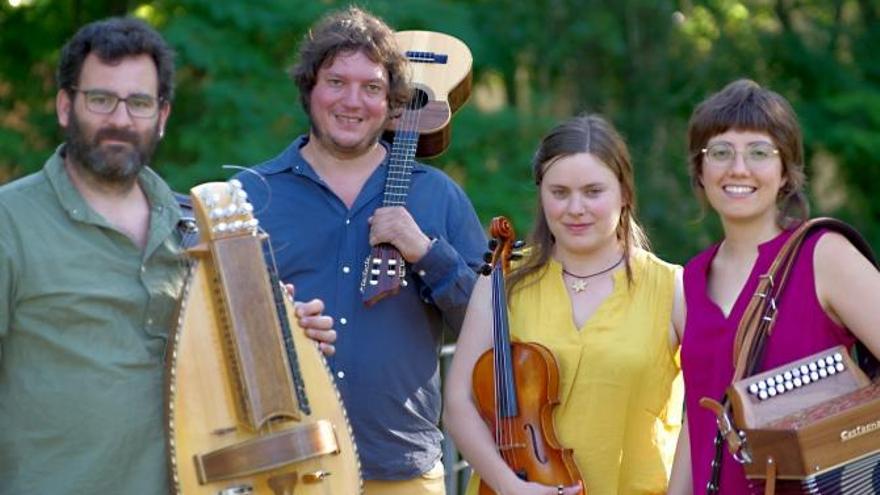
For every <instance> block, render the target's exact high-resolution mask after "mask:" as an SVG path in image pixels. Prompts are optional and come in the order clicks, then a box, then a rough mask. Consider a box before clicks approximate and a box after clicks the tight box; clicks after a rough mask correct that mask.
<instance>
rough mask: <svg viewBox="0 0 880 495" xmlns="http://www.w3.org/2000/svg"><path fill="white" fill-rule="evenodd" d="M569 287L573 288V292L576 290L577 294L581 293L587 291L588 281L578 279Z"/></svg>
mask: <svg viewBox="0 0 880 495" xmlns="http://www.w3.org/2000/svg"><path fill="white" fill-rule="evenodd" d="M569 287H571V288H572V290H574V291H575V292H577V293H581V292H583V291H585V290H587V281H586V280H583V279H579V278H578V279H575V280H574V282H572V283H571V285H570V286H569Z"/></svg>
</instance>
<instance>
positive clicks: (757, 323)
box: [733, 217, 877, 381]
mask: <svg viewBox="0 0 880 495" xmlns="http://www.w3.org/2000/svg"><path fill="white" fill-rule="evenodd" d="M817 229H827V230H831V231H834V232H837V233H840V234H842V235H843V236H845V237H846V238H847V240H849V241H850V242H851V243H852V244H853V246H855V247H856V249H858V250H859V252H861V253H862V254H863V255H864V256H865V257H866V258H867V259H868V260H869V261H871V263H872V264H873V265H874V266H877V261H876V259H875V258H874V252H873V250H872V249H871V246H870V245H869V244H868V243H867V241H865V239H864V238H863V237H862V236H861V234H859V232H858V231H857V230H856V229H854V228H852V227H851V226H850V225H848V224H846V223H844V222H842V221H840V220H836V219H834V218H828V217H820V218H814V219H811V220H808V221H806V222H804V223H802V224H801V225H800V226H799V227H798V228H797V230H795V232H794V233H793V234H792V235H791V237H789V238H788V240H787V241H786V242H785V244H784V245H783V246H782V249H780V251H779V254H777V255H776V259H775V260H773V264H772V265H770V269H769V270H768V271H767V273H765V274H763V275H761V280H760V281H759V282H758V288H757V289H756V290H755V294H754V295H753V296H752V300H751V301H749V305H748V306H747V307H746V310H745V313H743V317H742V319H741V320H740V322H739V327H738V328H737V332H736V339H735V341H734V348H733V353H734V355H733V358H734V363H736V367H735V370H734V377H733V381H737V380H740V379H742V378H744V377H746V376H750V375H753V374H754V373H755V372H757V369H758V367H759V366H760V365H761V359H762V357H763V352H764V346H765V344H766V339H767V337H768V336H769V335H770V333H771V332H772V330H773V325H774V324H775V323H776V315H777V313H778V309H779V308H778V307H777V305H776V303H777V301H778V300H779V298H780V296H781V295H782V291H783V290H784V289H785V285H786V283H787V282H788V277H789V275H790V272H791V269H792V267H793V266H794V261H795V259H797V254H798V252H799V250H800V246H801V244H803V241H804V239H806V237H807V236H808V235H809V234H810V233H812V232H814V231H816V230H817ZM863 354H867V355H868V356H871V354H870V353H864V352H863Z"/></svg>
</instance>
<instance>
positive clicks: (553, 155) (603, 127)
mask: <svg viewBox="0 0 880 495" xmlns="http://www.w3.org/2000/svg"><path fill="white" fill-rule="evenodd" d="M577 153H589V154H591V155H593V156H594V157H596V159H598V160H599V161H600V162H602V163H603V164H604V165H605V166H606V167H608V168H609V169H610V170H611V171H612V172H613V173H614V175H615V176H616V177H617V180H618V181H619V183H620V191H621V196H622V200H623V209H622V211H621V213H620V222H619V223H618V224H617V239H618V240H619V241H620V242H621V243H622V244H623V252H624V260H625V266H626V276H627V281H628V282H629V283H632V281H633V279H632V267H631V266H630V260H629V258H630V255H631V254H632V251H633V250H634V249H636V248H641V249H650V248H649V244H648V238H647V236H646V235H645V232H644V230H643V229H642V227H641V226H640V225H639V222H638V220H637V219H636V195H635V185H634V179H633V167H632V160H631V159H630V155H629V149H627V146H626V143H625V142H624V140H623V138H622V137H621V136H620V134H619V133H618V132H617V130H616V129H615V128H614V126H613V125H612V124H611V123H610V122H608V121H607V120H605V118H603V117H602V116H600V115H597V114H582V115H579V116H577V117H574V118H572V119H569V120H567V121H565V122H563V123H561V124H559V125H558V126H556V127H554V128H553V129H552V130H551V131H550V132H549V133H548V134H547V135H546V136H544V138H543V139H542V140H541V144H540V145H539V146H538V150H537V152H536V153H535V157H534V158H533V159H532V173H533V176H534V178H535V185H537V186H538V187H540V186H541V182H542V180H543V179H544V173H545V172H546V171H547V169H548V168H549V167H550V166H552V165H553V163H555V162H556V161H557V160H559V159H560V158H563V157H566V156H569V155H575V154H577ZM533 225H534V227H533V228H532V231H531V233H530V234H529V238H528V245H529V247H530V250H529V253H528V255H527V257H526V258H525V259H524V260H523V262H522V264H520V265H519V266H518V267H516V268H515V269H514V270H513V271H511V273H510V276H509V277H508V280H507V291H508V295H510V294H512V293H513V292H514V290H516V289H517V288H518V286H520V287H519V288H522V287H525V286H521V284H522V282H523V281H524V280H525V279H526V278H527V277H529V275H531V274H533V273H536V272H538V271H539V270H543V269H545V268H546V266H547V262H548V261H549V260H550V256H551V254H552V252H553V246H554V245H555V243H556V239H555V238H554V237H553V234H552V233H551V232H550V226H549V225H548V223H547V218H546V216H545V214H544V207H543V206H542V205H541V197H540V194H538V196H537V201H536V212H535V221H534V224H533Z"/></svg>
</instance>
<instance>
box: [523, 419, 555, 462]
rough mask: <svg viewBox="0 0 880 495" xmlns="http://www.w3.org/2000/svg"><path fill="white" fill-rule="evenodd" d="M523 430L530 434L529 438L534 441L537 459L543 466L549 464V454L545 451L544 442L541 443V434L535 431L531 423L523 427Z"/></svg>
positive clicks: (533, 447)
mask: <svg viewBox="0 0 880 495" xmlns="http://www.w3.org/2000/svg"><path fill="white" fill-rule="evenodd" d="M523 429H524V430H526V433H528V435H529V438H531V439H532V442H531V444H532V452H533V453H534V454H535V459H537V460H538V462H540V463H541V464H547V462H549V461H548V459H547V453H546V452H545V450H544V442H543V441H541V433H539V432H537V431H535V427H534V426H532V425H531V424H530V423H526V424H524V425H523Z"/></svg>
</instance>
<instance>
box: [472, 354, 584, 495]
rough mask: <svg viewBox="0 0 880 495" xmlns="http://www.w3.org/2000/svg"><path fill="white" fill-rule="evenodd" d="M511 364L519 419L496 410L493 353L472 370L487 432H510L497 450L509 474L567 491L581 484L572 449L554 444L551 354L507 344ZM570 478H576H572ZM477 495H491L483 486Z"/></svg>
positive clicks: (555, 382) (555, 388)
mask: <svg viewBox="0 0 880 495" xmlns="http://www.w3.org/2000/svg"><path fill="white" fill-rule="evenodd" d="M511 356H512V359H511V363H512V367H513V374H514V380H515V382H516V384H517V398H518V399H519V401H518V406H519V407H518V410H519V415H518V416H516V417H512V418H502V419H501V422H502V424H500V425H499V424H497V421H496V418H497V417H499V416H498V415H497V414H496V410H495V400H494V397H495V390H496V388H495V378H494V368H495V364H494V362H495V351H494V350H491V349H490V350H488V351H486V352H484V353H483V354H482V355H481V356H480V358H479V359H478V360H477V362H476V364H475V365H474V372H473V389H474V397H475V398H476V406H477V410H478V411H479V413H480V416H481V417H482V418H483V421H485V422H486V424H487V425H488V426H489V430H490V431H496V430H499V429H500V430H502V431H507V432H509V435H506V436H505V441H506V442H507V444H506V445H498V449H499V450H500V451H502V453H503V455H502V457H504V459H505V460H511V459H512V460H513V461H514V462H513V463H509V465H510V468H511V469H512V470H513V471H514V472H515V473H517V475H518V476H519V477H520V478H522V479H524V480H527V481H534V482H537V483H542V484H545V485H551V486H554V485H560V484H562V485H565V486H570V485H574V484H576V483H578V482H579V481H580V476H579V474H578V473H579V471H578V468H577V464H575V461H574V455H573V452H572V449H566V448H563V447H562V445H561V444H560V443H559V440H558V439H557V438H556V434H555V428H554V426H553V410H554V409H555V408H556V406H557V405H558V404H559V370H558V367H557V364H556V359H555V358H554V357H553V353H552V352H550V350H549V349H547V348H546V347H544V346H542V345H540V344H537V343H534V342H528V343H520V342H514V343H511ZM572 473H574V475H573V474H572ZM479 493H480V495H491V494H494V493H495V492H494V490H492V489H491V488H489V486H488V485H487V484H486V483H485V482H483V481H481V482H480V489H479Z"/></svg>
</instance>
